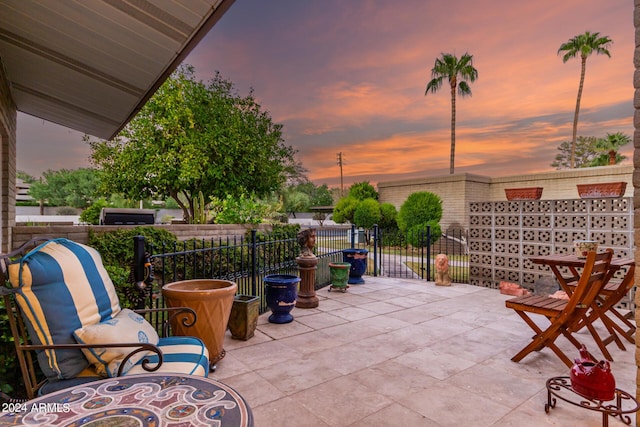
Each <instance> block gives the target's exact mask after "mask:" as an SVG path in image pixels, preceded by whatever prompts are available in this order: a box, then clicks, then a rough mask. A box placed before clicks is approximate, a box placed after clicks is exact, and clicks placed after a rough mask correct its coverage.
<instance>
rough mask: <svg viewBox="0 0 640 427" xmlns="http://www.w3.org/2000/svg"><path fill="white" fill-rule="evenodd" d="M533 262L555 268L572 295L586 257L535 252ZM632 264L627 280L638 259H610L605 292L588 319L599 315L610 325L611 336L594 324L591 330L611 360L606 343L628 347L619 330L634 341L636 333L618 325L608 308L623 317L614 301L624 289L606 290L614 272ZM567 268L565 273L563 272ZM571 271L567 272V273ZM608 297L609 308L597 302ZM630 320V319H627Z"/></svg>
mask: <svg viewBox="0 0 640 427" xmlns="http://www.w3.org/2000/svg"><path fill="white" fill-rule="evenodd" d="M529 259H530V260H531V262H533V263H534V264H541V265H546V266H548V267H549V268H550V269H551V271H552V272H553V274H554V276H555V277H556V279H558V283H559V284H560V287H561V288H562V290H563V291H565V292H566V293H567V294H568V295H571V293H572V291H573V288H572V285H573V284H575V283H577V282H578V280H579V279H580V269H582V268H583V267H584V264H585V259H584V258H578V257H577V256H576V255H575V254H554V255H541V256H533V257H529ZM624 267H630V268H629V270H628V272H627V275H630V276H631V277H626V278H625V279H627V280H633V277H632V276H633V272H634V270H635V261H634V260H633V259H632V258H613V259H612V260H611V264H610V265H609V271H608V272H607V274H606V276H605V278H604V283H603V284H602V289H603V291H602V294H601V295H600V296H599V297H598V298H597V299H596V303H594V306H593V307H592V312H591V313H590V314H589V321H591V322H593V321H594V320H596V319H600V320H601V321H602V323H603V324H604V325H605V327H606V328H607V331H608V332H609V334H610V335H609V337H607V338H605V339H604V340H603V339H602V338H600V337H599V336H598V335H597V333H596V332H595V330H593V328H590V329H589V331H590V332H591V335H592V336H593V338H594V340H595V341H596V343H597V344H598V346H599V347H600V350H601V351H602V353H603V355H604V356H605V357H606V358H607V359H608V360H612V358H611V354H610V353H609V351H608V350H607V349H606V344H608V343H610V342H612V341H615V342H616V344H617V345H618V347H619V348H620V349H622V350H625V347H624V345H623V344H622V341H621V340H620V338H619V337H618V335H617V334H616V330H617V331H618V332H619V333H620V334H621V335H623V336H624V337H625V338H626V339H627V340H630V341H631V342H634V341H633V333H632V332H631V331H629V332H627V331H623V330H622V328H621V327H620V326H619V325H617V324H616V323H615V322H614V321H613V320H612V319H611V318H609V317H608V316H607V313H606V312H607V311H609V312H611V313H612V314H614V315H615V316H616V317H618V318H620V319H624V316H623V315H621V314H620V313H618V312H617V311H616V309H615V308H614V306H615V304H617V303H618V302H619V301H620V299H622V297H624V295H625V293H624V292H617V293H616V292H609V291H607V295H604V292H605V291H604V290H605V289H610V288H611V286H612V285H613V283H612V284H611V285H609V282H610V280H611V279H612V278H613V277H614V275H615V273H616V272H617V271H618V270H620V269H622V268H624ZM563 271H564V273H563ZM566 272H568V274H567V273H566ZM607 298H613V299H615V301H614V300H611V299H610V300H607ZM605 301H606V307H608V308H607V309H606V310H602V309H601V307H600V306H599V305H598V304H601V303H603V302H605ZM625 323H628V322H625ZM583 326H585V324H584V323H583V324H581V325H579V328H578V329H580V328H581V327H583ZM632 329H633V332H635V327H633V328H632Z"/></svg>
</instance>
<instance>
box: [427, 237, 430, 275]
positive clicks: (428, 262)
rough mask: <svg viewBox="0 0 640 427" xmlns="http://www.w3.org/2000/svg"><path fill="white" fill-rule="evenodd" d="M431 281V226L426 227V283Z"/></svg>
mask: <svg viewBox="0 0 640 427" xmlns="http://www.w3.org/2000/svg"><path fill="white" fill-rule="evenodd" d="M429 280H431V226H429V225H428V226H427V281H429Z"/></svg>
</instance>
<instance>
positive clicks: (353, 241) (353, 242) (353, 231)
mask: <svg viewBox="0 0 640 427" xmlns="http://www.w3.org/2000/svg"><path fill="white" fill-rule="evenodd" d="M355 247H356V225H355V224H351V249H353V248H355Z"/></svg>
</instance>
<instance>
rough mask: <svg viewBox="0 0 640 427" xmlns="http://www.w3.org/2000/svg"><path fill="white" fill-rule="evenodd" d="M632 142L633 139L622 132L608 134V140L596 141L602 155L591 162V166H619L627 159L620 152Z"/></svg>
mask: <svg viewBox="0 0 640 427" xmlns="http://www.w3.org/2000/svg"><path fill="white" fill-rule="evenodd" d="M630 142H631V137H630V136H629V135H625V134H624V133H622V132H616V133H608V134H607V137H606V138H600V139H598V140H597V141H596V144H595V146H596V149H597V150H598V151H599V152H600V153H601V154H600V155H599V156H598V157H596V158H595V159H593V160H592V161H591V165H590V166H607V165H617V164H618V163H620V162H622V161H623V160H624V159H626V158H627V157H626V156H623V155H622V154H620V153H619V152H618V151H619V150H620V148H621V147H623V146H625V145H627V144H628V143H630Z"/></svg>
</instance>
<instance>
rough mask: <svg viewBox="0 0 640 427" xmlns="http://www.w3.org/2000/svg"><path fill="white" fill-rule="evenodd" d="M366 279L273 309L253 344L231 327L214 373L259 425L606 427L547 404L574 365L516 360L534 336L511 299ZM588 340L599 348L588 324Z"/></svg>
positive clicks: (458, 287)
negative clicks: (287, 317)
mask: <svg viewBox="0 0 640 427" xmlns="http://www.w3.org/2000/svg"><path fill="white" fill-rule="evenodd" d="M365 281H366V283H365V284H364V285H351V286H350V288H349V289H348V290H347V292H346V293H342V292H328V291H327V288H325V289H321V290H319V291H318V292H317V295H318V297H319V299H320V305H319V307H317V308H314V309H300V308H295V309H294V310H293V311H292V314H293V316H294V321H293V322H292V323H289V324H284V325H274V324H270V323H269V322H268V321H267V317H268V316H269V314H270V313H265V314H263V315H262V316H260V320H259V322H258V330H257V331H256V335H255V336H254V337H253V338H251V339H250V340H248V341H238V340H234V339H232V338H231V335H230V334H229V333H228V332H227V336H226V337H225V343H224V348H225V350H226V351H227V355H226V357H225V358H224V359H223V360H221V361H220V362H219V363H218V368H217V370H216V372H214V373H211V374H210V375H209V376H210V377H212V378H216V379H219V380H221V381H223V382H225V383H226V384H229V385H230V386H232V387H234V388H235V389H236V390H237V391H238V392H240V393H241V394H242V395H243V396H244V397H245V399H246V400H247V401H248V403H249V405H250V406H251V408H252V410H253V414H254V417H255V423H256V426H257V427H283V426H295V427H298V426H310V427H313V426H318V427H320V426H341V427H342V426H353V427H359V426H386V425H399V426H400V425H401V426H427V427H429V426H456V427H457V426H460V425H473V426H476V427H479V426H518V427H521V426H545V425H549V426H567V425H580V426H587V427H589V426H594V427H595V426H600V425H601V423H602V417H601V414H600V413H597V412H594V411H588V410H585V409H582V408H578V407H575V406H572V405H570V404H569V403H566V402H563V401H558V404H557V407H556V408H554V409H552V410H551V412H550V413H549V414H546V413H545V412H544V404H545V402H546V398H547V394H546V388H545V383H546V380H547V379H548V378H550V377H553V376H561V375H569V372H568V369H567V367H566V366H565V365H564V364H563V363H562V361H560V359H559V358H558V357H557V356H556V355H555V354H553V353H552V352H551V351H550V350H549V349H546V348H545V349H544V350H542V351H541V352H538V353H534V354H531V355H529V356H527V357H526V358H525V359H524V360H523V361H521V362H520V363H514V362H512V361H511V360H510V359H511V357H512V356H513V355H514V354H515V353H517V352H518V350H519V349H520V348H522V347H523V346H524V345H526V344H527V343H528V342H529V341H530V339H531V330H530V329H529V328H528V326H527V325H525V324H524V322H522V320H520V319H519V318H518V316H517V315H516V314H515V312H514V311H513V310H509V309H507V308H506V307H505V305H504V301H505V300H506V299H508V298H511V297H509V296H505V295H501V294H500V293H499V292H498V290H496V289H487V288H480V287H476V286H471V285H465V284H453V285H452V286H451V287H437V286H435V285H434V284H433V282H423V281H417V280H410V279H392V278H385V277H370V276H366V277H365ZM538 317H541V316H538ZM542 321H544V319H542ZM597 326H601V325H600V324H599V322H598V323H597ZM578 337H579V339H580V340H581V341H582V342H584V343H585V344H586V345H587V348H589V349H590V350H591V351H592V353H594V355H598V356H600V354H599V352H598V349H597V346H596V344H595V343H594V342H593V340H592V339H591V336H590V334H589V333H588V332H587V331H586V330H584V331H581V332H580V333H579V334H578ZM558 343H559V346H560V347H561V348H562V349H563V350H566V353H567V355H569V357H571V358H573V357H578V351H577V350H576V349H575V348H574V347H573V346H572V345H571V344H570V343H569V342H568V341H566V340H565V339H564V338H563V337H560V338H559V339H558ZM608 349H609V350H610V351H611V353H612V355H613V358H614V360H615V362H612V363H611V369H612V372H613V374H614V376H615V378H616V385H617V387H618V388H620V389H623V390H625V391H627V392H629V393H630V394H632V395H635V390H636V366H635V359H634V355H635V348H633V347H632V346H627V351H621V350H619V349H618V348H617V347H616V346H615V345H610V346H609V347H608ZM609 425H610V426H618V425H620V426H623V425H625V424H623V423H622V422H621V421H620V420H618V419H613V418H609ZM631 425H635V416H632V424H631Z"/></svg>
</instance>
